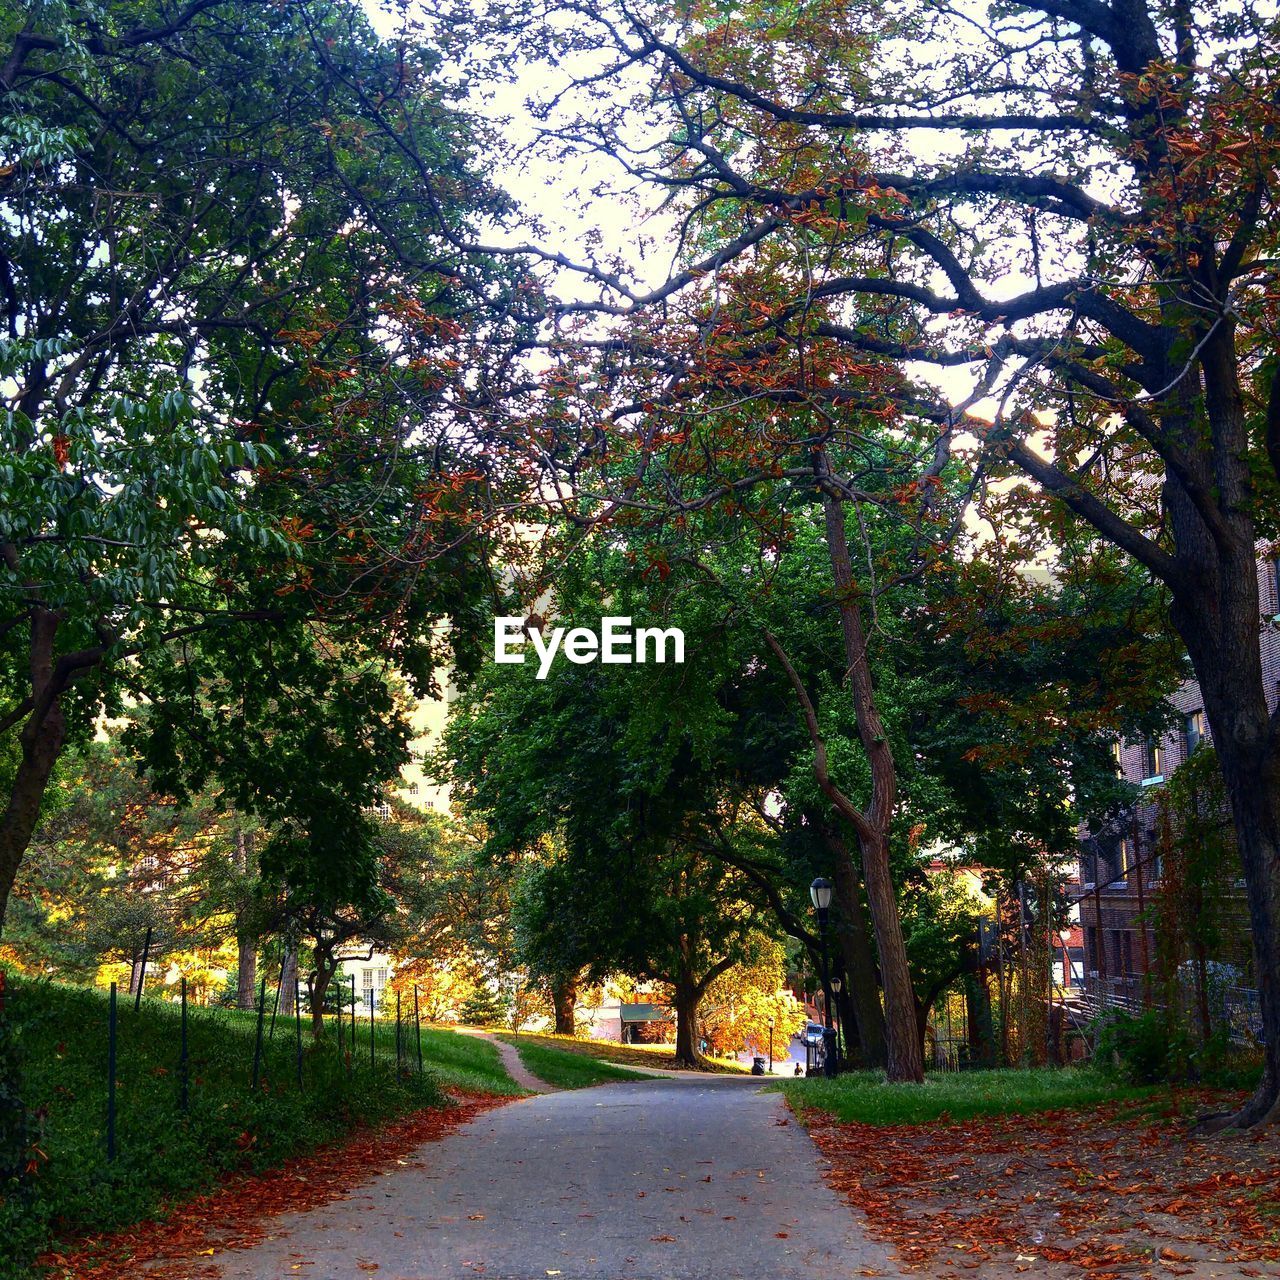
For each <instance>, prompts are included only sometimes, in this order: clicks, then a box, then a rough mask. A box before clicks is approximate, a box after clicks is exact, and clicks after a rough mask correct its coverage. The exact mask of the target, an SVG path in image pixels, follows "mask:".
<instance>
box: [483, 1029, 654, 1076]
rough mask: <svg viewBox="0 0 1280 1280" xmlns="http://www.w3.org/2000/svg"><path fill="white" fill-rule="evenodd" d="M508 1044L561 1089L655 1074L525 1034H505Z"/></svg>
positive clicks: (535, 1070)
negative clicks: (554, 1046) (568, 1050)
mask: <svg viewBox="0 0 1280 1280" xmlns="http://www.w3.org/2000/svg"><path fill="white" fill-rule="evenodd" d="M502 1038H503V1039H504V1040H506V1042H507V1043H508V1044H513V1045H515V1047H516V1052H517V1053H519V1055H520V1061H521V1062H523V1063H524V1065H525V1066H526V1067H528V1068H529V1070H530V1071H532V1072H533V1074H534V1075H535V1076H537V1077H538V1079H539V1080H545V1081H546V1083H547V1084H550V1085H554V1086H555V1087H556V1088H557V1089H585V1088H587V1087H588V1086H589V1085H593V1084H608V1083H609V1082H610V1081H613V1080H652V1079H653V1078H654V1077H653V1076H646V1075H643V1074H642V1073H641V1072H639V1071H628V1070H627V1069H626V1068H625V1067H615V1066H613V1065H612V1064H611V1063H608V1062H600V1061H597V1060H596V1059H594V1058H589V1057H587V1056H585V1055H584V1054H580V1053H565V1052H564V1051H563V1050H562V1049H551V1048H548V1047H547V1046H546V1045H543V1044H536V1043H532V1042H530V1041H528V1040H526V1039H524V1038H523V1037H522V1036H503V1037H502Z"/></svg>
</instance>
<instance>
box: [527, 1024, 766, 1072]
mask: <svg viewBox="0 0 1280 1280" xmlns="http://www.w3.org/2000/svg"><path fill="white" fill-rule="evenodd" d="M508 1038H509V1039H510V1040H511V1043H512V1044H541V1045H545V1046H546V1047H547V1048H548V1049H562V1050H564V1051H565V1052H566V1053H578V1054H584V1055H585V1056H586V1057H589V1058H597V1059H599V1060H600V1061H602V1062H616V1063H620V1064H621V1065H623V1066H632V1067H658V1068H659V1069H661V1070H663V1071H676V1070H681V1069H682V1068H678V1067H677V1066H676V1065H675V1050H674V1048H673V1047H672V1046H671V1045H669V1044H616V1043H614V1041H612V1040H581V1039H579V1038H578V1037H577V1036H557V1035H551V1034H538V1035H532V1034H530V1033H529V1032H527V1031H522V1032H521V1033H520V1034H519V1036H510V1037H508ZM704 1065H705V1067H706V1069H707V1070H708V1071H716V1072H721V1073H723V1074H724V1075H749V1074H750V1071H751V1068H750V1067H744V1066H743V1065H742V1064H741V1063H740V1062H729V1061H727V1060H725V1059H723V1058H707V1059H704Z"/></svg>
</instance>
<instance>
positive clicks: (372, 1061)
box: [369, 991, 378, 1071]
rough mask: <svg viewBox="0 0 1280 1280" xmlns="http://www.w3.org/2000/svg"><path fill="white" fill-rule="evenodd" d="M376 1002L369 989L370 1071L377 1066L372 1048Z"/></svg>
mask: <svg viewBox="0 0 1280 1280" xmlns="http://www.w3.org/2000/svg"><path fill="white" fill-rule="evenodd" d="M376 1003H377V1001H376V1000H375V999H374V995H373V992H372V991H370V992H369V1070H370V1071H375V1070H376V1069H377V1066H378V1063H377V1059H376V1057H375V1056H374V1048H373V1006H374V1005H375V1004H376Z"/></svg>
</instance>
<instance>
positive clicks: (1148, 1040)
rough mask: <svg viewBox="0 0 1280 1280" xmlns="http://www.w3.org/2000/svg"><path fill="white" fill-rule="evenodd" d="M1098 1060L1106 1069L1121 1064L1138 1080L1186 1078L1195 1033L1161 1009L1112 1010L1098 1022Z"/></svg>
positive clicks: (1127, 1074) (1156, 1081) (1153, 1081)
mask: <svg viewBox="0 0 1280 1280" xmlns="http://www.w3.org/2000/svg"><path fill="white" fill-rule="evenodd" d="M1094 1028H1095V1030H1096V1032H1097V1036H1098V1039H1097V1046H1096V1048H1095V1051H1094V1061H1095V1062H1097V1063H1098V1064H1099V1065H1100V1066H1102V1067H1103V1068H1104V1069H1105V1068H1106V1067H1108V1066H1110V1065H1113V1066H1115V1067H1117V1068H1118V1069H1119V1070H1120V1072H1121V1074H1123V1075H1124V1076H1125V1078H1126V1079H1128V1080H1132V1081H1134V1082H1135V1083H1136V1084H1159V1083H1162V1082H1171V1081H1175V1080H1186V1079H1187V1078H1188V1076H1189V1073H1190V1068H1191V1061H1192V1043H1191V1037H1190V1036H1189V1035H1188V1034H1187V1033H1186V1031H1185V1030H1183V1029H1182V1028H1180V1027H1177V1026H1175V1025H1172V1024H1171V1023H1170V1021H1169V1019H1168V1016H1167V1014H1166V1013H1165V1012H1164V1011H1163V1010H1160V1009H1151V1010H1148V1011H1147V1012H1146V1013H1142V1014H1138V1015H1136V1016H1135V1015H1133V1014H1129V1013H1121V1012H1118V1011H1112V1012H1109V1013H1106V1014H1103V1015H1102V1016H1101V1017H1100V1018H1099V1019H1098V1020H1097V1022H1096V1023H1095V1024H1094Z"/></svg>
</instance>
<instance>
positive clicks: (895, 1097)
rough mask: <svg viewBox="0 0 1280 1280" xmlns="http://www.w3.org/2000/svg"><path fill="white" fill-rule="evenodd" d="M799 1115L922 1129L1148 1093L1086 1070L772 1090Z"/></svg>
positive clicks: (869, 1075) (811, 1083)
mask: <svg viewBox="0 0 1280 1280" xmlns="http://www.w3.org/2000/svg"><path fill="white" fill-rule="evenodd" d="M771 1087H772V1088H774V1089H781V1090H782V1092H783V1093H785V1094H786V1095H787V1099H788V1101H789V1102H790V1103H791V1104H792V1105H793V1106H795V1107H797V1108H800V1109H803V1108H806V1107H812V1108H815V1109H817V1110H820V1111H827V1112H830V1113H831V1114H832V1115H833V1116H835V1117H836V1119H838V1120H844V1121H849V1120H854V1121H859V1122H861V1123H863V1124H927V1123H929V1122H930V1121H933V1120H942V1119H951V1120H967V1119H970V1118H971V1117H973V1116H1003V1115H1023V1114H1027V1113H1031V1112H1036V1111H1054V1110H1057V1109H1059V1108H1064V1107H1089V1106H1094V1105H1096V1104H1098V1103H1102V1102H1126V1101H1130V1100H1132V1099H1136V1098H1145V1097H1147V1096H1149V1095H1150V1094H1151V1093H1152V1092H1153V1091H1154V1090H1153V1089H1152V1088H1150V1087H1146V1086H1139V1085H1130V1084H1125V1083H1123V1082H1121V1081H1118V1080H1115V1079H1112V1078H1110V1077H1108V1076H1107V1075H1105V1074H1103V1073H1102V1072H1100V1071H1094V1070H1091V1069H1089V1068H1083V1069H1080V1068H1073V1069H1064V1070H1051V1069H1041V1070H1019V1069H1012V1068H1011V1069H1008V1070H1003V1071H963V1072H958V1073H956V1074H942V1073H939V1074H936V1075H929V1076H927V1077H926V1078H925V1082H924V1084H922V1085H915V1084H888V1083H887V1082H886V1081H885V1078H884V1076H883V1074H881V1073H880V1072H874V1071H856V1072H851V1073H849V1074H848V1075H842V1076H838V1077H837V1078H836V1079H834V1080H826V1079H821V1078H806V1079H800V1080H786V1081H782V1082H780V1083H778V1084H776V1085H773V1086H771Z"/></svg>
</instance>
